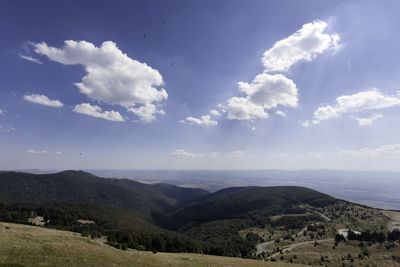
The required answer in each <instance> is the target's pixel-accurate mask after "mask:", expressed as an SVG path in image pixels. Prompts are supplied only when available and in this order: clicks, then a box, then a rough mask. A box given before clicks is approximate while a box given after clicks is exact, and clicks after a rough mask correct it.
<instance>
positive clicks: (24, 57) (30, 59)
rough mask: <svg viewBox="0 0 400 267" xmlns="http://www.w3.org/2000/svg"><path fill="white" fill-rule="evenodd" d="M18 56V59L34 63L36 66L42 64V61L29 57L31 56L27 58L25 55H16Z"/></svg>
mask: <svg viewBox="0 0 400 267" xmlns="http://www.w3.org/2000/svg"><path fill="white" fill-rule="evenodd" d="M18 56H19V57H20V58H22V59H25V60H27V61H30V62H34V63H37V64H43V62H42V61H40V60H39V59H37V58H34V57H31V56H27V55H23V54H18Z"/></svg>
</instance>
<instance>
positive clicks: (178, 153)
mask: <svg viewBox="0 0 400 267" xmlns="http://www.w3.org/2000/svg"><path fill="white" fill-rule="evenodd" d="M168 155H170V156H183V157H197V156H198V155H197V154H194V153H191V152H187V151H185V150H183V149H177V150H175V151H172V152H171V153H169V154H168Z"/></svg>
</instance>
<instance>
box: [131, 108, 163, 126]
mask: <svg viewBox="0 0 400 267" xmlns="http://www.w3.org/2000/svg"><path fill="white" fill-rule="evenodd" d="M128 111H130V112H132V113H133V114H135V115H136V116H138V117H139V118H140V120H141V121H143V122H146V123H149V122H152V121H154V120H155V119H156V116H155V115H156V114H161V115H165V112H164V110H159V109H157V107H156V106H155V105H154V104H150V103H147V104H144V105H142V106H140V107H137V108H136V107H132V108H129V109H128Z"/></svg>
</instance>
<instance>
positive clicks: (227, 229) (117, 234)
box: [0, 171, 400, 266]
mask: <svg viewBox="0 0 400 267" xmlns="http://www.w3.org/2000/svg"><path fill="white" fill-rule="evenodd" d="M398 218H400V215H399V214H398V213H396V212H394V211H392V212H386V211H381V210H377V209H372V208H368V207H366V206H360V205H356V204H353V203H350V202H347V201H343V200H338V199H335V198H334V197H331V196H329V195H326V194H323V193H320V192H318V191H315V190H312V189H309V188H305V187H299V186H269V187H261V186H248V187H231V188H225V189H221V190H218V191H215V192H212V193H210V192H207V191H205V190H202V189H195V188H184V187H178V186H174V185H170V184H165V183H158V184H143V183H139V182H135V181H132V180H128V179H113V178H101V177H98V176H95V175H93V174H90V173H88V172H83V171H63V172H58V173H53V174H30V173H22V172H0V221H4V222H12V223H21V224H27V223H28V221H29V222H34V223H35V222H36V221H38V222H39V224H41V225H44V227H47V228H56V229H61V230H69V231H73V232H78V233H81V234H82V235H83V236H90V237H91V238H93V239H96V238H100V237H101V238H103V239H104V237H105V239H106V242H107V244H109V245H111V246H114V247H116V248H120V249H128V248H129V249H136V250H147V251H149V250H150V251H151V250H153V251H161V252H174V253H177V252H179V253H182V252H186V253H202V254H212V255H223V256H233V257H243V258H260V259H261V258H262V259H267V260H277V259H278V258H279V259H281V261H282V262H283V261H285V262H286V263H291V262H295V263H307V264H320V263H321V253H328V252H327V251H329V253H331V254H332V255H331V257H332V262H334V263H335V265H332V266H337V265H338V264H339V265H341V263H342V262H340V261H341V259H342V258H346V260H348V261H350V260H353V261H354V258H355V256H354V255H353V256H352V257H351V259H350V258H349V256H348V255H347V254H348V253H350V252H351V253H353V252H354V251H358V250H359V249H360V244H359V242H360V241H366V242H369V243H370V244H375V243H376V242H378V243H382V242H385V240H386V239H387V240H389V239H390V242H391V243H389V241H388V243H386V245H385V246H380V247H379V246H377V247H376V248H375V247H373V248H374V249H376V250H377V251H378V252H379V253H381V254H379V255H383V256H382V257H386V256H385V255H394V256H396V255H395V254H393V253H392V252H391V250H395V249H396V248H398V247H397V245H396V244H397V243H393V242H398V239H400V234H398V233H397V232H393V231H394V229H396V227H397V225H400V222H399V219H398ZM389 225H390V229H388V228H387V226H389ZM347 228H350V229H352V230H355V231H356V232H357V233H360V235H359V236H358V235H357V234H354V233H353V234H352V235H351V234H350V235H349V236H350V237H351V238H353V239H354V240H356V241H354V242H353V241H351V240H347V241H346V243H345V244H343V246H346V248H345V249H343V251H350V252H346V253H347V254H346V255H341V256H340V257H336V256H335V255H336V254H337V253H338V252H340V251H342V250H339V249H338V250H336V247H337V246H339V245H340V244H339V243H338V242H341V241H342V240H344V239H345V238H344V237H343V238H342V237H341V234H339V236H338V233H349V229H347ZM0 230H1V229H0ZM335 239H337V240H336V242H335ZM319 242H321V243H324V244H327V245H325V246H322V245H321V247H318V248H308V250H310V249H314V250H315V249H320V250H321V251H320V252H318V253H320V254H318V255H317V256H315V255H314V256H315V257H314V256H310V255H308V254H306V252H297V254H296V253H295V252H293V253H292V254H290V253H289V252H288V253H289V254H290V255H291V256H290V257H291V258H290V259H289V258H287V255H286V254H285V256H283V255H280V251H281V250H285V251H290V250H292V249H297V248H298V247H303V246H306V247H307V245H309V244H314V245H315V246H317V244H318V243H319ZM357 242H358V243H357ZM340 246H342V245H340ZM256 247H257V249H256ZM333 247H334V248H333ZM371 248H372V247H371ZM333 249H335V251H333V252H332V251H331V250H333ZM362 249H363V251H362V253H364V254H362V255H361V256H359V259H361V260H362V259H364V258H363V257H364V256H365V255H367V253H368V252H367V251H366V248H362ZM384 249H387V250H388V251H389V252H387V251H384ZM308 250H307V251H308ZM385 253H386V254H385ZM387 253H389V254H387ZM289 254H288V255H289ZM297 255H301V257H300V256H299V259H301V261H300V260H298V258H297ZM363 255H364V256H363ZM357 257H358V256H357ZM396 257H397V256H396ZM305 259H307V261H306V260H305ZM396 259H397V258H396ZM308 260H309V261H308ZM324 261H325V258H324ZM361 262H362V266H364V265H363V264H364V263H365V261H361Z"/></svg>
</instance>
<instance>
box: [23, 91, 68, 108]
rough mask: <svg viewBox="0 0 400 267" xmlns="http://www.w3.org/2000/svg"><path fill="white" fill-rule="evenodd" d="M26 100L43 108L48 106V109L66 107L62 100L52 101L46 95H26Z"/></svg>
mask: <svg viewBox="0 0 400 267" xmlns="http://www.w3.org/2000/svg"><path fill="white" fill-rule="evenodd" d="M24 99H25V100H26V101H28V102H31V103H34V104H39V105H43V106H48V107H53V108H61V107H63V106H64V104H63V103H61V101H60V100H56V99H54V100H53V99H50V98H48V97H47V96H45V95H39V94H30V95H28V94H27V95H24Z"/></svg>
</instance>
